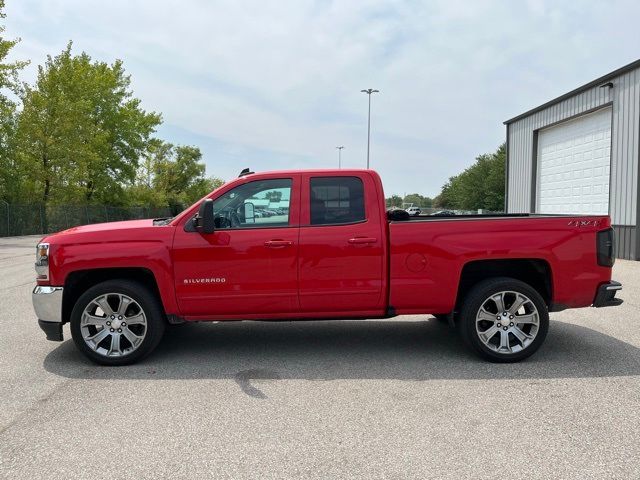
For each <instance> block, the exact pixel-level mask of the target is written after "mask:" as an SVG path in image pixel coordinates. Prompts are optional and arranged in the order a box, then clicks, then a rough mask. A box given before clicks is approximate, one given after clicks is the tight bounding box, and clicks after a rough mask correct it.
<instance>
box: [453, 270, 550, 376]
mask: <svg viewBox="0 0 640 480" xmlns="http://www.w3.org/2000/svg"><path fill="white" fill-rule="evenodd" d="M458 318H459V322H460V332H461V334H462V338H463V339H464V340H465V341H466V343H467V344H469V345H470V346H471V348H473V350H474V351H476V352H477V353H478V354H479V355H480V356H482V357H483V358H485V359H487V360H490V361H492V362H503V363H507V362H518V361H520V360H523V359H525V358H527V357H528V356H530V355H532V354H533V353H535V351H536V350H538V348H540V346H541V345H542V343H543V342H544V339H545V337H546V336H547V331H548V330H549V313H548V311H547V306H546V304H545V302H544V299H543V298H542V296H541V295H540V294H539V293H538V292H537V291H536V290H535V289H534V288H532V287H531V286H530V285H528V284H526V283H524V282H521V281H519V280H516V279H513V278H506V277H500V278H491V279H488V280H485V281H483V282H480V283H478V284H477V285H476V286H475V287H473V289H472V290H471V291H470V292H469V294H468V295H467V296H466V298H465V299H464V301H463V304H462V308H461V310H460V315H459V317H458Z"/></svg>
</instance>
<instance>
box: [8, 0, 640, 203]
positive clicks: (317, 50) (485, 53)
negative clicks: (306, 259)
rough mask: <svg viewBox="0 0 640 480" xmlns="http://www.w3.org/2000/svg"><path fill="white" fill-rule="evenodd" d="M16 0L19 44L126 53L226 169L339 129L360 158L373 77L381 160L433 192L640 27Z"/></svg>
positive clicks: (619, 55)
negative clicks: (507, 123) (517, 118)
mask: <svg viewBox="0 0 640 480" xmlns="http://www.w3.org/2000/svg"><path fill="white" fill-rule="evenodd" d="M7 13H8V18H7V19H6V24H7V32H8V34H9V35H19V36H21V37H23V42H22V44H20V46H19V47H18V48H16V51H15V53H14V56H16V57H19V56H20V55H23V56H25V57H28V58H31V59H33V61H34V63H35V64H38V63H42V61H43V59H44V56H45V55H46V54H47V53H51V54H55V53H57V52H58V51H59V50H61V49H62V48H63V47H64V45H65V44H66V42H67V40H68V39H73V40H74V47H75V48H76V49H77V50H85V51H87V52H88V53H90V54H91V55H93V56H94V57H96V58H100V59H105V60H112V59H114V58H122V59H123V60H124V61H125V67H126V68H127V70H128V71H129V72H130V73H131V74H132V78H133V84H134V88H135V94H136V95H137V96H138V97H140V98H141V99H142V100H143V104H144V105H145V108H148V109H152V110H156V111H161V112H163V115H164V119H165V122H166V124H167V127H168V128H174V131H176V132H177V131H180V132H183V133H184V139H186V140H185V141H189V138H190V136H189V132H190V134H192V135H193V138H198V139H201V140H202V141H203V142H204V145H203V148H204V151H205V155H206V157H207V161H208V164H209V165H208V166H209V173H211V174H218V175H221V176H223V177H230V176H232V174H234V173H235V172H236V170H237V169H238V156H240V155H246V156H247V157H248V161H249V160H250V161H251V162H253V163H252V166H253V167H254V168H261V169H262V168H273V167H282V166H283V164H285V163H288V164H291V165H293V166H302V167H304V166H307V167H317V166H333V165H335V162H336V156H337V155H336V152H335V148H334V147H335V146H336V145H339V144H340V145H345V147H346V148H345V150H344V159H345V163H346V164H347V165H350V166H364V162H365V155H366V97H365V96H364V95H363V94H361V93H359V91H360V90H361V89H362V88H367V87H373V88H378V89H380V90H381V93H380V94H379V95H376V96H375V97H374V98H373V116H372V117H373V118H372V126H373V128H372V166H373V167H374V168H377V169H378V170H379V171H380V172H381V173H382V175H383V179H384V180H385V185H386V187H387V190H389V191H390V192H398V193H402V192H405V191H406V192H412V191H419V192H422V193H426V194H436V193H437V192H438V190H439V187H440V186H441V185H442V184H443V183H444V182H445V181H446V179H447V178H448V177H449V176H451V175H454V174H456V173H458V172H459V171H461V170H462V169H464V168H465V167H466V166H468V165H469V164H470V163H471V162H472V161H473V158H474V157H475V156H476V155H478V154H480V153H484V152H487V151H491V150H493V149H494V148H495V147H496V146H497V145H498V144H499V143H501V142H502V141H503V139H504V127H503V126H502V121H503V120H505V119H506V118H508V117H510V116H513V115H515V114H518V113H521V112H522V111H524V110H526V109H528V108H530V107H533V106H535V105H536V104H539V103H542V102H544V101H546V100H549V99H550V98H552V97H553V96H556V95H559V94H561V93H564V91H567V90H570V89H572V88H574V87H576V86H577V85H579V84H580V83H584V82H586V81H589V80H591V79H592V78H595V77H596V76H598V75H601V74H604V73H606V72H607V71H609V70H612V69H614V68H617V67H619V66H621V65H623V64H624V63H627V62H629V61H632V60H634V59H635V58H634V57H635V56H637V45H638V43H639V42H638V41H639V40H640V34H639V33H638V29H637V28H636V26H635V21H634V20H633V19H637V18H638V14H639V13H640V5H639V4H637V2H613V3H611V2H609V3H606V4H601V3H598V2H580V3H579V4H575V5H574V4H569V3H562V4H560V3H558V2H547V1H544V0H530V1H528V2H526V3H518V2H508V1H502V2H499V1H478V2H468V1H451V0H441V1H435V2H404V1H386V2H384V1H368V2H359V1H341V2H339V1H335V2H330V1H316V2H311V1H290V2H284V1H271V2H264V1H263V2H237V1H229V2H208V1H204V0H203V1H196V0H194V1H181V2H178V1H172V2H155V1H142V0H138V1H131V0H128V1H124V0H120V1H112V2H101V1H98V0H95V1H86V0H65V1H63V0H58V1H49V2H38V1H36V0H21V1H17V0H9V2H8V5H7ZM34 71H35V70H34V68H33V67H32V68H30V70H29V71H28V72H27V75H28V76H29V75H30V77H31V78H33V75H34ZM185 132H186V133H185ZM168 140H176V139H173V138H168ZM178 140H180V139H178ZM209 140H210V142H209ZM209 143H211V144H215V145H217V147H216V148H215V150H214V149H213V147H211V150H210V151H208V148H209V147H208V145H209ZM220 145H222V147H220ZM214 155H215V156H214ZM260 155H264V157H265V160H263V161H261V160H260V158H258V157H259V156H260ZM278 158H281V159H282V161H280V162H278V161H274V159H278ZM283 162H284V163H283ZM243 166H244V165H243Z"/></svg>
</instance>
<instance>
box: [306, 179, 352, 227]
mask: <svg viewBox="0 0 640 480" xmlns="http://www.w3.org/2000/svg"><path fill="white" fill-rule="evenodd" d="M310 186H311V188H310V190H311V198H310V202H311V205H310V212H311V225H337V224H344V223H356V222H361V221H363V220H364V219H365V213H364V186H363V184H362V180H361V179H359V178H358V177H315V178H312V179H311V185H310Z"/></svg>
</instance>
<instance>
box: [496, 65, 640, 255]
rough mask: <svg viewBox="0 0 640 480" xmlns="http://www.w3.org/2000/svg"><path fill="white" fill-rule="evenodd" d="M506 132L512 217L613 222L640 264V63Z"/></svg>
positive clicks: (518, 120) (621, 247) (516, 121)
mask: <svg viewBox="0 0 640 480" xmlns="http://www.w3.org/2000/svg"><path fill="white" fill-rule="evenodd" d="M505 125H506V126H507V174H506V175H507V182H506V184H507V192H506V210H507V212H509V213H523V212H535V213H577V214H610V215H611V221H612V224H613V226H614V229H615V231H616V255H617V256H618V257H619V258H626V259H633V260H640V231H639V229H640V208H638V205H639V204H640V188H639V181H640V176H639V175H638V165H639V163H640V60H638V61H635V62H633V63H631V64H629V65H627V66H625V67H622V68H620V69H618V70H616V71H614V72H611V73H609V74H607V75H605V76H603V77H600V78H598V79H596V80H593V81H592V82H589V83H587V84H586V85H583V86H581V87H578V88H576V89H575V90H572V91H571V92H569V93H566V94H564V95H562V96H560V97H558V98H556V99H553V100H551V101H549V102H547V103H545V104H544V105H541V106H539V107H536V108H534V109H533V110H529V111H528V112H525V113H523V114H521V115H518V116H517V117H514V118H512V119H510V120H507V121H506V122H505Z"/></svg>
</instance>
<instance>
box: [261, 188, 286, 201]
mask: <svg viewBox="0 0 640 480" xmlns="http://www.w3.org/2000/svg"><path fill="white" fill-rule="evenodd" d="M264 197H265V198H266V199H268V200H269V202H270V203H277V202H279V201H280V200H282V192H281V191H279V190H271V191H269V192H266V193H265V194H264Z"/></svg>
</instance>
